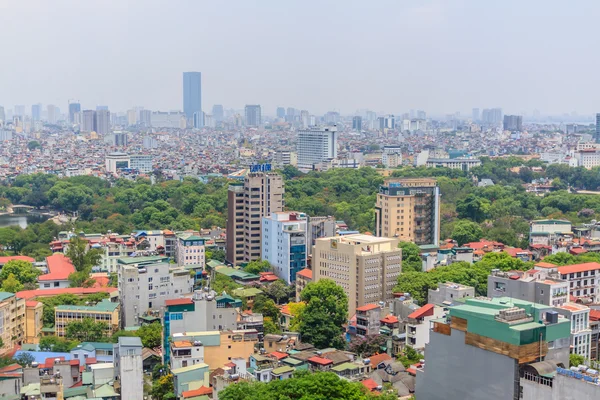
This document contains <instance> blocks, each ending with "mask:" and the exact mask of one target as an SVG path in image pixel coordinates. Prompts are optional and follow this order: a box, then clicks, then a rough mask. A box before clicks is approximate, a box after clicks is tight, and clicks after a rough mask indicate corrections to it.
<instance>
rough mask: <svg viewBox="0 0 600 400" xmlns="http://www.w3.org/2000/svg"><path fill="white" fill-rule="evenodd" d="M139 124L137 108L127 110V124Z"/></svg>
mask: <svg viewBox="0 0 600 400" xmlns="http://www.w3.org/2000/svg"><path fill="white" fill-rule="evenodd" d="M135 124H137V113H136V112H135V110H127V125H129V126H133V125H135Z"/></svg>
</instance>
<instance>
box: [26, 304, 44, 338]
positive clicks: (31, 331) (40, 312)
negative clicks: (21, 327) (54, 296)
mask: <svg viewBox="0 0 600 400" xmlns="http://www.w3.org/2000/svg"><path fill="white" fill-rule="evenodd" d="M43 316H44V305H43V304H42V303H40V302H39V301H35V300H28V301H26V302H25V343H39V341H40V334H41V332H42V328H43V327H44V321H43Z"/></svg>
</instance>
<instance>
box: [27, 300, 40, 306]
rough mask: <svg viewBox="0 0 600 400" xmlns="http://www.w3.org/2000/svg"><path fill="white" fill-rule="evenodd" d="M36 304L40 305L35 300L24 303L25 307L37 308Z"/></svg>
mask: <svg viewBox="0 0 600 400" xmlns="http://www.w3.org/2000/svg"><path fill="white" fill-rule="evenodd" d="M38 304H42V303H40V302H39V301H35V300H27V301H26V302H25V307H37V305H38Z"/></svg>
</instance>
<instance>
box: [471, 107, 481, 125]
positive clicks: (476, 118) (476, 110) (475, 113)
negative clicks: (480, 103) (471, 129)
mask: <svg viewBox="0 0 600 400" xmlns="http://www.w3.org/2000/svg"><path fill="white" fill-rule="evenodd" d="M471 118H472V119H473V122H476V121H479V108H474V109H473V114H472V115H471Z"/></svg>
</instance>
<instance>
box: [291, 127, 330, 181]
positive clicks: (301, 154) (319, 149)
mask: <svg viewBox="0 0 600 400" xmlns="http://www.w3.org/2000/svg"><path fill="white" fill-rule="evenodd" d="M337 138H338V133H337V126H328V127H325V128H311V129H304V130H299V131H298V141H297V144H296V152H297V153H298V168H299V169H301V170H305V171H306V170H312V169H314V167H315V165H317V164H321V163H323V162H325V161H328V160H332V159H334V158H337V154H338V151H337Z"/></svg>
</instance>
